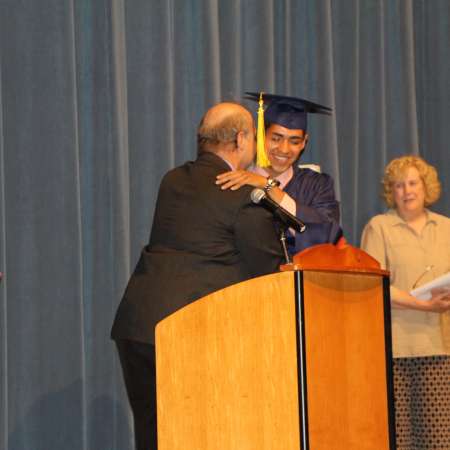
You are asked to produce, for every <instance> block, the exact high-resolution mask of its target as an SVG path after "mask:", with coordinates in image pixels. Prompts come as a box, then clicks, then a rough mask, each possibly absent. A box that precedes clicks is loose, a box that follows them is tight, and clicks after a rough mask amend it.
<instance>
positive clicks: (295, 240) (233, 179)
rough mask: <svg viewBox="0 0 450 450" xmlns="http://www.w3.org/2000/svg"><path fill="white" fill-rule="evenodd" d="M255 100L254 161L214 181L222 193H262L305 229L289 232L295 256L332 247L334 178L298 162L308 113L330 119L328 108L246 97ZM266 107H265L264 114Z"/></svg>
mask: <svg viewBox="0 0 450 450" xmlns="http://www.w3.org/2000/svg"><path fill="white" fill-rule="evenodd" d="M247 95H248V98H250V99H252V100H255V101H259V103H260V108H259V111H258V133H257V134H258V158H257V161H256V164H255V165H254V166H253V167H252V168H251V169H250V170H240V171H229V172H225V173H223V174H220V175H219V176H218V177H217V181H216V182H217V184H218V185H220V186H221V188H222V189H233V190H235V189H239V188H240V187H241V186H243V185H251V186H254V187H258V188H261V189H264V190H265V192H266V194H267V195H269V196H270V197H271V198H272V199H273V200H275V201H276V202H277V203H279V204H280V205H281V206H282V207H283V208H285V209H287V210H288V211H289V212H290V213H291V214H294V215H295V216H296V217H297V218H298V219H300V220H301V221H302V222H304V223H305V225H306V231H304V232H303V233H298V232H296V233H294V232H292V233H291V235H290V237H289V238H288V250H289V253H290V254H291V255H293V254H296V253H298V252H300V251H302V250H304V249H306V248H308V247H311V246H312V245H316V244H324V243H332V244H335V243H336V242H337V241H338V240H339V239H340V238H341V236H342V230H341V227H340V226H339V203H338V201H337V200H336V197H335V193H334V182H333V179H332V178H331V177H330V176H329V175H327V174H325V173H319V172H317V171H315V170H311V169H309V168H300V167H299V165H298V163H299V159H300V156H301V154H302V152H303V151H304V149H305V147H306V144H307V142H308V134H307V117H308V114H309V113H319V114H330V113H331V109H330V108H327V107H325V106H322V105H318V104H316V103H312V102H309V101H307V100H304V99H300V98H295V97H286V96H279V95H270V94H257V93H247ZM264 104H267V105H268V106H267V108H266V109H265V111H264Z"/></svg>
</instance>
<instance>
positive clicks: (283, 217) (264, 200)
mask: <svg viewBox="0 0 450 450" xmlns="http://www.w3.org/2000/svg"><path fill="white" fill-rule="evenodd" d="M250 197H251V199H252V202H253V203H256V204H259V203H261V204H262V205H264V206H266V207H267V208H268V209H269V210H270V211H272V213H273V215H274V216H275V217H276V218H277V219H278V220H279V221H280V222H281V223H282V224H284V225H285V226H286V227H288V228H293V229H294V230H296V231H298V232H299V233H303V232H304V231H305V230H306V225H305V224H304V223H303V222H302V221H301V220H299V219H297V217H295V216H294V215H292V214H291V213H290V212H289V211H287V210H286V209H284V208H283V207H282V206H281V205H280V204H278V203H277V202H276V201H275V200H272V199H271V198H270V197H269V196H268V195H267V194H266V193H265V192H264V190H263V189H260V188H255V189H253V191H252V193H251V194H250Z"/></svg>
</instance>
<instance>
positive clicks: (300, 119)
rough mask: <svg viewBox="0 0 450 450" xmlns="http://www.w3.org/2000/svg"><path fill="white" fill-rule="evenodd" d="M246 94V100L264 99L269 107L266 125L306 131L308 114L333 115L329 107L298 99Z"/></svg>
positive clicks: (265, 117) (266, 109)
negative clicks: (271, 124)
mask: <svg viewBox="0 0 450 450" xmlns="http://www.w3.org/2000/svg"><path fill="white" fill-rule="evenodd" d="M245 94H246V96H245V98H247V99H249V100H253V101H257V102H258V101H260V99H261V98H262V101H263V102H264V104H266V105H267V107H266V108H265V111H264V121H265V123H266V124H270V123H276V124H278V125H281V126H282V127H285V128H289V129H290V130H304V131H306V128H307V115H308V113H310V114H314V113H316V114H327V115H331V113H332V111H333V110H332V109H331V108H328V107H327V106H323V105H319V104H318V103H313V102H310V101H309V100H305V99H303V98H298V97H287V96H285V95H274V94H266V93H264V92H262V93H256V92H246V93H245Z"/></svg>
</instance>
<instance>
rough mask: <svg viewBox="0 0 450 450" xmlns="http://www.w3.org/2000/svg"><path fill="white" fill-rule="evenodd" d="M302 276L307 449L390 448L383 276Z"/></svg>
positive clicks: (313, 274)
mask: <svg viewBox="0 0 450 450" xmlns="http://www.w3.org/2000/svg"><path fill="white" fill-rule="evenodd" d="M303 276H304V283H303V285H304V296H303V299H304V314H305V340H306V352H307V355H306V370H307V386H308V419H309V442H310V448H311V449H314V450H329V449H333V450H383V449H389V428H388V405H387V382H386V370H385V367H386V364H385V337H384V317H383V311H384V308H383V286H382V277H379V276H372V275H355V274H343V273H339V274H337V273H324V272H314V271H311V272H309V271H305V272H303Z"/></svg>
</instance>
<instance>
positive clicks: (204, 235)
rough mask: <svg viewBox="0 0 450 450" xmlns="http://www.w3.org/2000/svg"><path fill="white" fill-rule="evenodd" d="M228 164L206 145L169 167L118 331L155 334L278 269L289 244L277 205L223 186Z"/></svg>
mask: <svg viewBox="0 0 450 450" xmlns="http://www.w3.org/2000/svg"><path fill="white" fill-rule="evenodd" d="M228 170H230V169H229V166H228V165H227V164H226V163H225V162H224V161H223V160H222V159H221V158H219V157H218V156H216V155H214V154H212V153H204V154H202V155H200V156H199V158H198V159H197V160H196V161H195V162H188V163H186V164H184V165H183V166H181V167H178V168H176V169H174V170H172V171H170V172H169V173H167V174H166V175H165V177H164V178H163V180H162V182H161V186H160V190H159V194H158V200H157V204H156V210H155V216H154V220H153V228H152V232H151V236H150V242H149V244H148V245H147V246H146V247H145V248H144V249H143V251H142V253H141V257H140V259H139V262H138V264H137V266H136V269H135V270H134V273H133V275H132V277H131V279H130V281H129V283H128V286H127V288H126V291H125V294H124V296H123V298H122V301H121V303H120V306H119V309H118V311H117V314H116V319H115V321H114V325H113V329H112V333H111V335H112V338H113V339H130V340H135V341H139V342H147V343H153V342H154V327H155V325H156V323H157V322H159V321H160V320H161V319H163V318H164V317H166V316H167V315H169V314H171V313H172V312H174V311H176V310H177V309H179V308H181V307H183V306H185V305H187V304H189V303H191V302H192V301H194V300H196V299H198V298H200V297H203V296H204V295H207V294H209V293H211V292H214V291H216V290H218V289H221V288H224V287H226V286H229V285H231V284H234V283H238V282H240V281H244V280H246V279H249V278H253V277H257V276H259V275H264V274H268V273H272V272H276V271H277V270H278V266H279V264H280V263H281V262H282V250H281V245H280V243H279V241H278V237H277V233H276V231H275V228H274V224H273V218H272V215H271V213H269V212H268V211H266V210H265V209H264V208H262V207H260V206H258V205H254V204H253V203H252V202H251V200H250V192H251V189H252V188H250V187H248V186H245V187H243V188H241V189H239V190H237V191H230V190H225V191H223V190H221V189H220V187H218V186H217V185H215V179H216V175H217V174H219V173H222V172H225V171H228Z"/></svg>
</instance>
